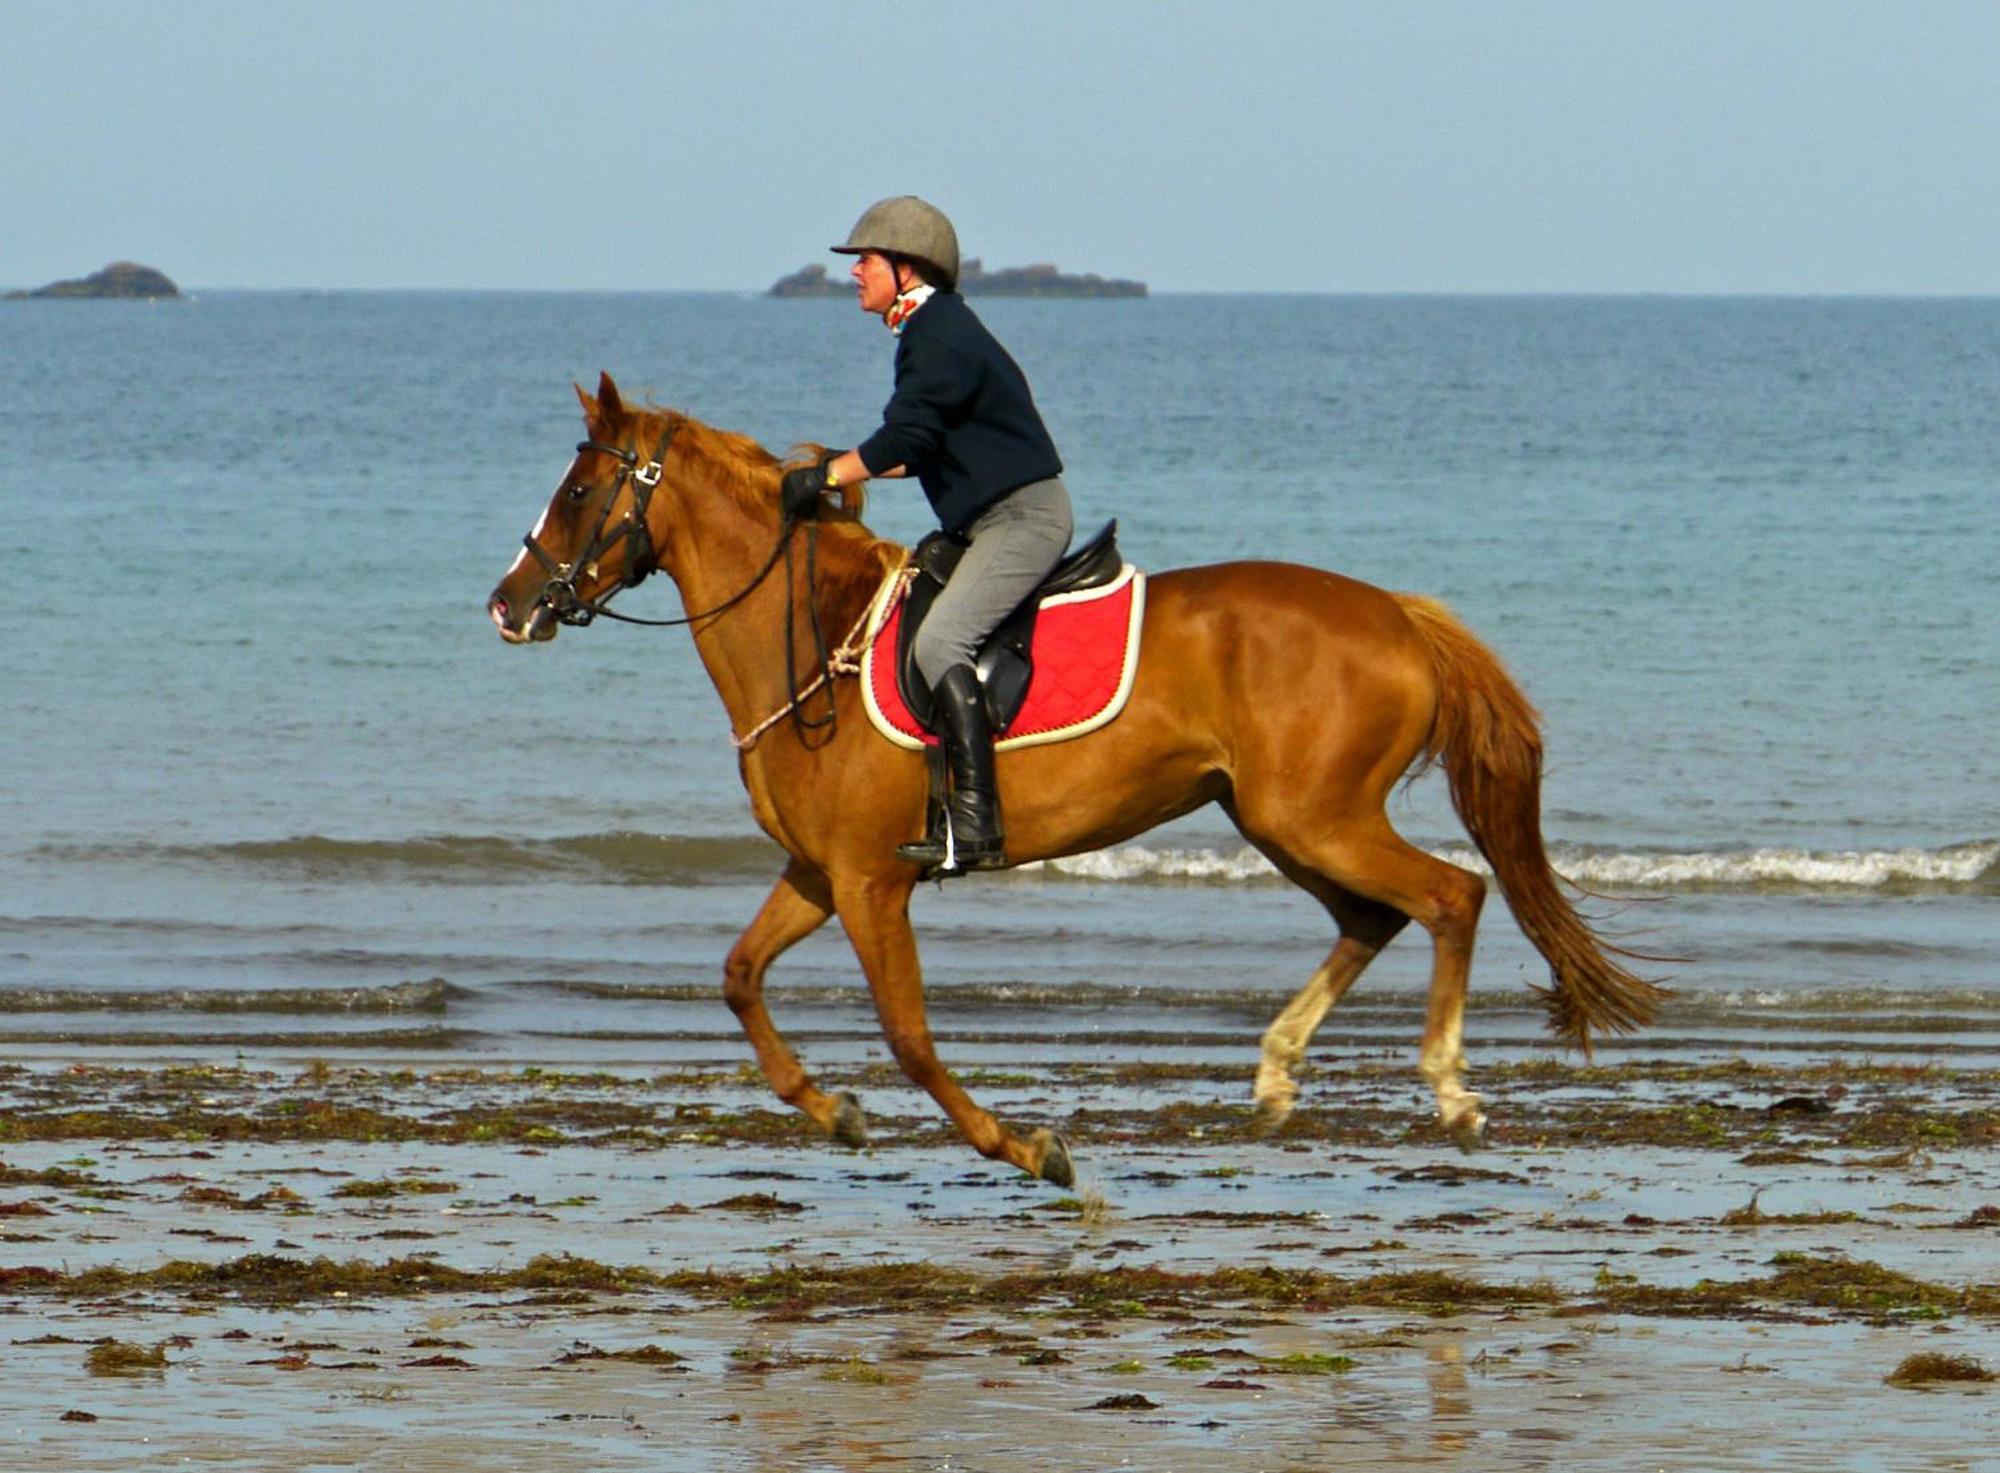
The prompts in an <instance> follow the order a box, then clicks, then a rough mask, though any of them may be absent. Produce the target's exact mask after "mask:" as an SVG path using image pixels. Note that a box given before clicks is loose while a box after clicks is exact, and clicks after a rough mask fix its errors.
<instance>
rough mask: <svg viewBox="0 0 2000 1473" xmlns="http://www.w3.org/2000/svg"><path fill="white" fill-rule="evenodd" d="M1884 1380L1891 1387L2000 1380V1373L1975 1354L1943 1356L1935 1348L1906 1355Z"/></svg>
mask: <svg viewBox="0 0 2000 1473" xmlns="http://www.w3.org/2000/svg"><path fill="white" fill-rule="evenodd" d="M1882 1379H1883V1381H1884V1382H1886V1383H1887V1384H1889V1385H1891V1386H1934V1385H1937V1384H1938V1383H1940V1382H1946V1381H1958V1382H1966V1381H1977V1382H1985V1381H2000V1376H1996V1375H1994V1373H1993V1372H1991V1371H1989V1370H1987V1369H1986V1367H1985V1366H1983V1365H1981V1364H1980V1363H1979V1362H1978V1361H1977V1360H1976V1359H1974V1358H1973V1357H1972V1356H1969V1355H1940V1354H1939V1353H1938V1352H1936V1351H1934V1350H1927V1351H1924V1352H1922V1353H1920V1354H1917V1355H1910V1356H1905V1357H1904V1358H1903V1361H1902V1363H1901V1364H1900V1365H1898V1366H1897V1367H1896V1369H1895V1370H1893V1371H1891V1372H1890V1373H1889V1374H1888V1375H1886V1376H1884V1377H1883V1378H1882Z"/></svg>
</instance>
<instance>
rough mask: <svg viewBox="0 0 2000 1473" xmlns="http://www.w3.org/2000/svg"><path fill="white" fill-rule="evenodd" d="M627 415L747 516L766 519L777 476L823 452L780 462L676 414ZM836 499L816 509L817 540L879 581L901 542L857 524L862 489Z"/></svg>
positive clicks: (652, 408)
mask: <svg viewBox="0 0 2000 1473" xmlns="http://www.w3.org/2000/svg"><path fill="white" fill-rule="evenodd" d="M626 413H628V414H630V415H631V416H632V418H633V419H634V420H635V421H636V422H637V423H638V424H639V425H640V426H642V433H643V434H644V435H646V436H648V437H652V438H654V439H655V442H656V443H657V440H658V439H659V438H662V437H664V436H665V435H666V434H667V433H668V431H669V430H671V431H672V434H673V446H672V451H671V453H672V454H673V455H676V456H685V457H688V458H690V459H692V460H693V461H694V462H695V464H696V465H697V466H698V467H699V469H700V472H701V477H702V481H703V484H704V485H706V486H708V487H710V488H712V489H714V490H719V491H721V492H723V493H724V494H726V495H728V496H729V497H731V498H732V499H733V500H734V501H735V502H736V504H737V505H738V506H740V507H741V508H742V509H743V512H744V514H745V515H746V516H758V517H761V516H765V515H768V514H769V509H770V507H771V505H772V504H773V503H774V502H775V501H776V499H777V495H778V477H779V476H780V475H781V474H782V473H783V472H785V471H786V470H789V469H790V468H791V467H793V466H798V465H812V464H814V463H815V462H817V461H818V460H819V459H820V458H821V457H823V456H824V455H825V454H826V453H827V449H826V447H825V446H824V445H818V444H814V443H810V442H808V443H804V444H799V445H794V446H793V447H792V449H791V451H790V453H789V454H788V455H786V456H785V458H784V459H782V460H781V459H779V458H778V457H777V456H775V455H773V454H772V453H771V452H770V451H768V450H766V449H765V448H764V447H763V446H762V445H759V444H758V443H757V442H756V441H755V440H753V439H751V438H750V437H749V436H748V435H742V434H738V433H736V432H735V431H734V430H719V429H717V428H715V427H714V426H713V425H706V424H703V423H702V422H701V421H700V420H698V419H695V418H694V417H692V416H691V415H687V414H683V413H682V412H681V411H679V410H677V409H667V408H663V407H661V406H659V405H654V404H648V405H645V406H643V407H636V408H635V407H631V406H628V407H627V409H626ZM838 495H839V497H840V502H841V504H840V506H839V507H838V508H836V507H833V506H825V507H822V508H821V510H820V513H819V517H818V521H819V524H820V531H821V536H822V538H823V539H824V541H825V542H826V543H828V544H831V545H832V546H833V547H836V548H844V549H850V548H851V549H852V550H853V552H854V553H855V554H856V555H857V560H858V561H859V563H861V564H862V565H863V567H865V569H866V570H867V573H868V576H869V577H871V578H874V579H879V578H880V577H881V576H882V575H883V574H884V573H885V572H887V570H888V569H890V568H892V567H894V566H896V564H898V563H900V562H902V561H903V558H904V557H905V555H906V554H905V551H904V549H903V547H902V545H901V544H900V543H896V542H891V541H890V540H889V539H887V538H885V537H878V536H876V535H875V533H873V532H871V531H870V530H869V529H868V527H867V526H866V525H865V524H864V523H863V522H862V520H861V513H862V510H863V507H864V506H865V504H866V501H867V496H866V492H865V488H864V487H863V486H843V487H842V488H841V489H840V491H839V493H838ZM836 559H838V554H837V553H836ZM871 586H872V585H871Z"/></svg>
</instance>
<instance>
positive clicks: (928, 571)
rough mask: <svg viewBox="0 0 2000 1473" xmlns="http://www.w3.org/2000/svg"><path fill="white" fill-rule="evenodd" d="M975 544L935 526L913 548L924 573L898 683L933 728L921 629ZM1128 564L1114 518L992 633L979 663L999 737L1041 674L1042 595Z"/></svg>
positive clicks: (1088, 583) (906, 616)
mask: <svg viewBox="0 0 2000 1473" xmlns="http://www.w3.org/2000/svg"><path fill="white" fill-rule="evenodd" d="M968 545H969V544H968V543H967V542H966V541H965V540H964V539H963V538H961V537H957V536H954V535H953V534H951V533H949V532H933V533H931V535H930V536H928V537H926V538H925V539H924V540H923V541H922V542H919V543H918V544H917V546H916V551H914V552H913V553H911V554H910V561H911V562H913V563H914V564H916V568H917V576H916V577H915V578H913V579H912V580H911V581H910V591H909V593H908V595H907V596H906V597H905V598H904V600H903V623H902V628H901V630H900V631H899V632H898V634H897V638H896V682H897V684H898V685H899V686H900V687H901V689H902V692H903V700H904V702H905V704H907V705H908V706H909V708H910V714H911V715H912V716H914V717H916V718H917V720H918V721H919V722H920V723H922V725H923V726H924V728H925V729H926V730H930V729H932V726H931V693H930V689H929V688H928V687H927V686H926V685H925V684H924V678H923V676H922V675H920V674H918V673H917V662H916V660H915V658H914V652H915V650H916V637H917V630H918V629H920V628H922V627H923V622H924V616H925V615H926V614H928V613H930V611H931V605H932V604H933V603H935V602H937V596H938V594H940V593H941V592H943V591H944V585H945V583H946V581H947V580H948V579H949V578H950V577H951V575H952V571H953V569H955V568H957V566H958V560H959V559H960V558H962V557H964V556H965V549H966V548H967V546H968ZM1124 566H1125V559H1124V556H1123V555H1122V554H1121V553H1120V552H1119V551H1118V523H1117V522H1116V521H1110V522H1106V523H1105V524H1104V530H1103V531H1101V532H1099V533H1098V534H1097V535H1096V536H1095V537H1093V538H1091V539H1090V540H1089V541H1088V542H1086V543H1084V544H1083V546H1081V547H1079V548H1077V549H1076V550H1075V551H1074V552H1072V553H1069V554H1068V555H1067V556H1065V557H1064V558H1063V560H1062V561H1061V562H1059V563H1057V564H1056V566H1055V569H1054V571H1052V572H1051V573H1050V574H1049V576H1048V577H1046V578H1044V579H1043V580H1042V584H1041V587H1039V588H1037V589H1036V590H1035V591H1034V592H1033V593H1032V594H1030V595H1029V596H1028V597H1027V599H1025V600H1024V601H1023V602H1022V604H1021V606H1020V607H1019V608H1017V609H1015V610H1014V612H1013V613H1011V614H1009V615H1008V616H1007V617H1006V618H1005V619H1003V620H1001V621H1000V627H999V628H997V629H995V630H994V631H993V632H992V633H991V634H990V635H988V636H987V638H986V643H985V644H983V645H982V646H980V650H979V658H978V660H977V661H976V662H975V664H974V668H975V669H977V670H978V672H979V683H980V685H981V686H982V687H983V688H984V689H985V691H986V714H987V716H988V718H989V719H991V721H992V722H993V730H994V733H995V734H996V735H1002V736H1004V735H1005V734H1006V731H1007V728H1008V726H1009V725H1011V724H1012V722H1013V720H1014V718H1015V717H1016V716H1018V715H1019V714H1020V712H1021V703H1022V702H1023V701H1025V700H1026V699H1027V698H1028V682H1029V680H1030V679H1031V678H1033V676H1034V673H1035V666H1034V659H1033V657H1032V655H1031V654H1030V651H1031V649H1032V648H1033V645H1034V638H1035V616H1036V615H1037V614H1039V613H1040V612H1041V607H1042V600H1043V599H1045V598H1048V597H1049V596H1050V595H1051V594H1057V593H1080V592H1082V591H1083V590H1084V589H1086V588H1102V587H1103V586H1104V585H1105V584H1107V583H1109V582H1111V581H1112V580H1113V579H1115V578H1116V577H1117V576H1118V573H1119V570H1120V569H1121V568H1123V567H1124Z"/></svg>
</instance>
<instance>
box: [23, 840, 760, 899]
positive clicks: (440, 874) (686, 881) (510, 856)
mask: <svg viewBox="0 0 2000 1473" xmlns="http://www.w3.org/2000/svg"><path fill="white" fill-rule="evenodd" d="M36 853H37V854H38V855H39V856H40V857H42V858H44V859H52V860H60V861H67V862H72V863H75V862H81V863H98V862H112V863H118V862H125V863H134V862H136V863H141V864H168V865H177V866H190V867H197V868H200V867H206V866H221V867H227V868H244V869H257V870H261V871H264V872H266V873H269V874H274V875H282V876H291V877H298V878H304V879H312V880H348V879H353V880H361V881H371V880H372V881H386V882H394V881H407V880H422V881H427V882H430V883H442V884H450V883H462V884H490V883H495V882H502V883H504V882H507V881H527V880H546V879H572V880H581V881H591V882H604V883H612V884H628V885H701V884H721V883H729V882H732V881H737V880H743V879H751V878H761V879H766V880H769V879H774V878H775V877H776V876H777V874H778V872H779V870H780V869H782V868H783V857H782V855H781V853H780V851H779V849H778V847H777V846H776V845H775V844H773V843H772V842H771V841H770V840H768V839H766V838H763V837H762V836H760V835H748V836H726V837H710V836H705V835H688V834H641V833H633V832H630V831H627V830H613V831H611V832H608V833H602V834H575V835H569V836H566V837H558V838H547V839H516V838H506V837H503V836H500V835H497V834H438V835H427V836H421V837H418V838H411V839H335V838H329V837H326V836H325V835H320V834H306V835H301V836H298V837H294V838H289V839H252V840H241V841H237V842H234V843H222V844H152V843H145V842H139V843H130V844H111V845H79V844H51V845H44V846H43V847H42V848H40V849H38V850H37V851H36Z"/></svg>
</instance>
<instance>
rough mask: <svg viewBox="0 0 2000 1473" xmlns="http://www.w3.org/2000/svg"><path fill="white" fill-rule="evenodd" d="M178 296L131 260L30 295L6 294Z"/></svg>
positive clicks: (122, 297) (170, 286)
mask: <svg viewBox="0 0 2000 1473" xmlns="http://www.w3.org/2000/svg"><path fill="white" fill-rule="evenodd" d="M180 294H181V289H180V288H179V287H177V286H175V285H174V284H173V282H172V281H170V280H168V279H167V277H166V276H165V274H163V273H162V272H159V271H155V270H154V269H153V268H152V267H151V266H141V265H138V264H137V263H136V262H132V261H113V262H112V263H111V264H110V265H109V266H106V267H105V268H104V269H103V270H102V271H96V272H92V273H91V274H90V275H89V276H85V277H82V278H80V279H78V280H76V281H54V282H50V283H49V284H48V285H47V286H43V287H37V288H35V290H33V291H31V292H9V293H8V294H7V295H8V296H9V297H11V298H13V299H14V300H16V301H19V300H22V299H25V298H28V297H57V298H85V299H104V298H112V299H117V300H124V301H147V302H151V301H159V300H161V299H163V298H167V297H178V296H179V295H180Z"/></svg>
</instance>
